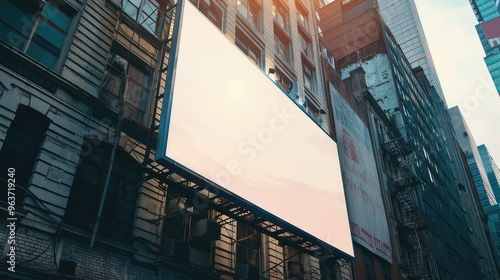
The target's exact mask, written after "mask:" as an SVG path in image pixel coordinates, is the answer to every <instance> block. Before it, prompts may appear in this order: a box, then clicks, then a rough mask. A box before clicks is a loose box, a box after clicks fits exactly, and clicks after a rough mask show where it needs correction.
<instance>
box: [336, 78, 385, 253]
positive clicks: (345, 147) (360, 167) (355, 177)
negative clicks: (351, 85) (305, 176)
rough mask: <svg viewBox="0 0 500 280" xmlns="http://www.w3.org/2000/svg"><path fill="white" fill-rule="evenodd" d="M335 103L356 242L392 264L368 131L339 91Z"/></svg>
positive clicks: (353, 237)
mask: <svg viewBox="0 0 500 280" xmlns="http://www.w3.org/2000/svg"><path fill="white" fill-rule="evenodd" d="M329 88H330V93H331V96H332V98H333V102H334V116H335V132H336V134H337V144H338V145H339V146H338V147H339V154H340V161H341V167H342V176H343V178H344V184H345V194H346V199H347V205H348V209H349V218H350V224H351V231H352V232H351V233H352V239H353V240H354V241H356V242H357V243H358V244H361V245H362V246H363V247H365V248H367V249H368V250H370V251H372V252H373V253H375V254H377V255H378V256H380V257H382V258H384V259H386V260H387V261H389V262H392V248H391V239H390V235H389V227H388V224H387V218H386V214H385V210H384V209H385V208H384V201H383V199H382V193H381V192H382V191H381V188H380V183H379V180H378V175H377V165H376V163H375V157H374V154H373V147H372V143H371V140H370V133H369V131H368V128H367V127H366V125H365V124H364V123H363V121H362V120H361V118H360V117H359V116H358V115H357V114H356V113H355V112H354V110H353V109H352V108H351V107H350V106H349V104H348V103H347V102H346V101H345V100H344V98H342V96H341V95H340V93H339V92H338V90H337V89H336V88H335V87H334V86H333V85H332V84H330V85H329Z"/></svg>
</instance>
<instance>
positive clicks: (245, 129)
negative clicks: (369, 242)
mask: <svg viewBox="0 0 500 280" xmlns="http://www.w3.org/2000/svg"><path fill="white" fill-rule="evenodd" d="M183 6H184V7H183V9H182V12H181V14H180V16H181V19H180V25H179V28H180V31H179V36H177V39H176V40H177V42H174V45H175V47H176V53H175V56H173V55H172V56H171V61H170V64H169V71H170V73H169V75H171V76H170V77H168V78H167V86H166V88H167V91H166V95H165V101H164V104H163V114H162V119H161V125H160V133H159V134H160V135H159V144H158V149H157V158H158V159H161V160H166V161H168V162H171V163H174V164H176V165H178V166H181V167H182V168H184V169H186V170H188V171H190V172H192V173H196V174H197V175H198V176H201V177H203V178H205V179H207V180H209V181H211V182H212V183H213V184H215V185H216V186H217V187H218V188H220V189H222V190H223V191H225V192H227V193H230V194H232V195H234V196H235V197H239V198H240V199H243V200H245V201H247V202H250V203H252V204H254V205H256V206H258V207H260V208H261V209H263V210H265V211H267V212H268V213H270V214H272V215H274V216H276V217H278V218H279V219H281V220H282V221H285V222H287V223H289V224H291V225H293V226H295V227H297V228H299V229H301V230H303V231H304V232H307V233H308V234H311V235H313V236H314V237H316V238H318V239H319V240H322V241H323V242H325V243H327V244H329V245H331V246H333V247H335V248H336V249H338V250H340V251H342V252H343V253H345V254H347V255H348V256H351V257H352V256H354V252H353V246H352V239H351V235H350V230H349V221H348V217H347V209H346V202H345V196H344V190H343V186H342V177H341V172H340V163H339V157H338V152H337V146H336V143H335V142H334V141H333V140H332V139H331V138H330V137H329V136H328V135H327V134H326V133H325V132H324V131H323V130H322V129H321V128H320V127H319V126H318V125H317V124H316V123H315V122H314V121H313V120H312V119H311V118H310V117H309V116H307V115H306V114H305V113H304V112H303V111H302V110H301V109H300V108H299V107H298V106H297V105H296V104H295V103H294V102H293V101H292V100H291V99H290V98H288V96H286V94H285V93H284V92H282V91H281V90H280V89H279V88H278V87H277V86H276V85H275V84H274V82H272V81H271V79H269V78H268V77H267V76H266V75H265V73H264V72H263V71H262V70H261V69H259V68H258V67H256V66H255V65H254V64H253V63H252V62H251V61H250V60H249V59H248V58H247V57H246V56H245V55H244V54H243V53H242V52H241V51H240V50H239V49H237V47H236V46H235V45H233V44H232V43H231V42H229V40H228V39H227V38H226V37H225V36H224V34H223V33H221V32H220V31H219V30H218V29H217V28H216V27H215V26H213V24H212V23H211V22H210V21H209V20H208V19H207V18H206V17H205V16H203V15H202V14H200V13H199V11H198V10H197V9H196V8H195V7H194V6H193V5H192V4H191V3H190V2H188V1H185V2H184V3H183ZM174 40H175V39H174ZM167 99H168V101H167Z"/></svg>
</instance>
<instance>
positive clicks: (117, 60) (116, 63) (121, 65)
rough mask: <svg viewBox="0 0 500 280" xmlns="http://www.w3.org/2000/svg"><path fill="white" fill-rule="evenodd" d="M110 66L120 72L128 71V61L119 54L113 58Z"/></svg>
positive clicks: (110, 60)
mask: <svg viewBox="0 0 500 280" xmlns="http://www.w3.org/2000/svg"><path fill="white" fill-rule="evenodd" d="M109 64H110V65H111V66H112V67H114V68H115V69H116V70H118V71H120V72H125V70H126V69H127V60H126V59H125V58H123V57H121V56H119V55H117V54H113V55H112V56H111V58H110V59H109Z"/></svg>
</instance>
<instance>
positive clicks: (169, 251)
mask: <svg viewBox="0 0 500 280" xmlns="http://www.w3.org/2000/svg"><path fill="white" fill-rule="evenodd" d="M163 256H165V257H167V258H172V259H176V260H179V261H183V262H188V261H189V245H187V244H186V243H183V242H181V241H179V240H176V239H168V240H167V241H166V242H165V250H164V253H163Z"/></svg>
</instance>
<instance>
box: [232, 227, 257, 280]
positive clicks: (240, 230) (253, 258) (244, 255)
mask: <svg viewBox="0 0 500 280" xmlns="http://www.w3.org/2000/svg"><path fill="white" fill-rule="evenodd" d="M236 229H237V230H236V265H237V266H243V265H248V267H249V274H250V275H249V276H250V277H249V279H258V278H259V275H260V242H261V240H260V233H259V232H258V231H257V230H255V229H254V228H252V227H250V226H248V225H246V224H244V223H242V222H239V221H238V222H237V224H236Z"/></svg>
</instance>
